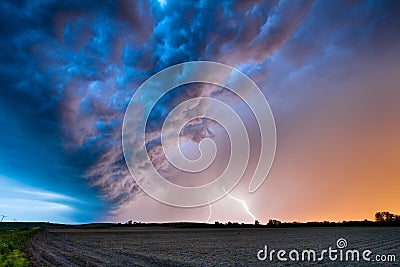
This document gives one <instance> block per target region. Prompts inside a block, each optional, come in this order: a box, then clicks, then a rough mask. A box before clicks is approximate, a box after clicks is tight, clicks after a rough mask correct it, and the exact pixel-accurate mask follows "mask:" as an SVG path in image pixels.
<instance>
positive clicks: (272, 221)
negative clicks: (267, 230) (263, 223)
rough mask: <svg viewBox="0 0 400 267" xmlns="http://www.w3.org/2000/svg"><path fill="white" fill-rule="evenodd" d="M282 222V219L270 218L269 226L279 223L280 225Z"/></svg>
mask: <svg viewBox="0 0 400 267" xmlns="http://www.w3.org/2000/svg"><path fill="white" fill-rule="evenodd" d="M280 224H281V222H280V221H278V220H272V219H270V220H269V221H268V223H267V226H278V225H280Z"/></svg>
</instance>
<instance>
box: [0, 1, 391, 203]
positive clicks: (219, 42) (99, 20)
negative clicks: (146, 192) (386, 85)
mask: <svg viewBox="0 0 400 267" xmlns="http://www.w3.org/2000/svg"><path fill="white" fill-rule="evenodd" d="M391 5H393V6H394V5H398V4H397V3H396V2H384V3H383V2H368V1H367V2H363V3H360V4H358V3H353V2H340V3H338V4H337V2H336V1H332V2H329V1H324V2H314V3H311V2H308V1H221V2H219V1H218V2H217V1H196V2H194V3H193V2H191V1H177V0H176V1H172V0H169V1H167V4H166V5H165V6H164V7H161V6H160V4H159V3H158V2H157V1H150V2H148V1H67V2H60V1H30V2H28V1H3V2H1V3H0V10H1V14H2V16H1V17H0V48H1V50H0V51H1V52H0V57H1V62H0V75H1V76H0V82H1V91H0V95H1V99H0V102H1V104H2V106H1V109H2V114H6V115H2V117H1V118H2V123H3V125H4V127H3V129H5V130H4V131H3V132H2V133H1V136H0V137H1V138H0V139H1V141H0V142H2V143H4V145H6V144H7V143H12V146H2V147H1V148H0V153H1V154H0V155H1V157H2V158H4V159H5V158H6V156H5V155H12V157H9V159H7V161H4V162H6V163H5V165H6V166H7V169H10V172H11V169H14V170H15V169H18V167H19V166H20V165H19V164H21V163H20V162H25V163H24V164H27V163H26V162H31V161H33V162H34V165H35V166H36V167H35V168H36V169H38V170H43V171H46V170H47V171H48V172H51V173H53V174H54V173H57V175H60V176H59V177H60V178H59V180H62V181H63V182H62V183H64V181H66V182H65V184H66V185H68V186H67V187H68V188H70V189H71V190H72V188H73V186H70V185H69V182H68V181H71V180H73V181H72V182H71V183H72V184H77V183H78V184H79V181H80V179H84V180H85V181H86V182H87V184H88V185H89V186H90V187H92V188H95V191H96V192H97V193H98V194H99V195H100V196H101V198H102V199H103V200H105V201H106V202H107V203H109V204H111V206H112V209H114V208H115V209H119V208H122V207H123V206H124V205H125V204H127V203H129V202H130V201H132V200H133V199H134V198H135V197H136V195H137V194H138V192H139V188H138V187H137V185H136V184H135V183H134V182H133V180H132V178H131V176H130V174H129V172H128V169H127V167H126V165H125V162H124V158H123V153H122V147H121V126H122V120H123V115H124V111H125V109H126V107H127V105H128V103H129V100H130V97H131V96H132V94H133V92H134V91H135V89H136V88H137V87H138V86H139V85H140V84H141V83H142V82H143V81H144V80H146V79H147V78H149V77H150V76H151V75H152V74H154V73H156V72H157V71H159V70H161V69H163V68H165V67H168V66H171V65H173V64H176V63H180V62H185V61H190V60H212V61H219V62H222V63H227V64H230V65H232V66H242V68H243V69H244V70H246V71H248V74H250V75H252V76H253V77H258V78H257V79H258V80H259V81H261V82H262V83H261V86H263V85H264V84H265V83H266V82H265V79H266V78H265V77H267V75H266V71H267V70H268V66H269V62H270V60H271V55H273V54H274V53H275V52H281V51H280V50H281V49H282V48H284V51H283V52H284V53H285V55H286V57H287V61H288V62H296V64H305V62H307V61H313V60H314V59H316V58H318V57H319V55H318V53H317V52H316V51H322V50H323V51H328V50H329V49H331V48H330V47H326V46H325V45H324V44H325V43H326V42H325V40H326V39H328V40H330V41H329V42H328V43H331V44H335V45H336V46H340V47H346V46H350V44H354V42H355V43H356V44H358V45H359V46H360V47H362V46H363V45H365V44H366V43H368V40H370V39H374V40H377V42H378V43H379V44H380V45H379V46H378V45H377V46H373V47H371V50H370V51H372V52H373V51H374V49H380V48H382V49H384V47H385V43H387V42H393V41H396V40H398V36H399V35H398V34H396V33H395V31H394V29H395V28H394V27H392V26H391V25H393V23H397V22H398V20H396V15H398V14H395V13H396V12H397V13H398V10H399V9H398V8H395V7H392V6H391ZM332 10H333V11H332ZM396 10H397V11H396ZM316 20H317V21H316ZM347 25H354V27H353V28H351V27H350V28H349V27H347ZM360 28H363V30H362V31H360V30H359V29H360ZM364 28H365V29H364ZM352 29H353V30H352ZM382 29H385V30H382ZM288 40H290V42H288ZM379 40H380V41H379ZM313 62H314V61H313ZM219 90H220V89H216V88H214V87H211V86H204V85H203V86H200V85H191V86H187V87H185V88H183V90H180V91H177V90H174V91H172V92H170V93H169V94H167V95H166V96H165V97H164V98H163V99H162V100H161V101H160V103H158V105H157V106H156V108H155V109H154V110H153V112H152V113H151V114H150V120H149V121H148V124H147V135H146V136H147V140H148V145H147V147H148V150H149V154H150V155H151V157H152V159H153V162H155V163H156V162H157V163H156V165H157V166H159V167H160V168H164V167H165V157H164V155H163V154H162V153H160V142H159V135H160V130H161V124H160V123H161V122H162V120H163V119H165V117H166V115H167V114H168V112H169V111H170V110H171V109H172V108H173V107H174V106H176V105H177V104H179V103H180V102H181V101H184V100H186V99H189V98H192V97H197V96H202V95H217V94H218V93H219ZM143 97H146V95H144V96H143ZM7 114H10V115H7ZM11 118H12V119H11ZM32 118H34V119H32ZM17 124H18V127H17V126H16V125H17ZM210 127H211V124H210V122H207V121H201V123H200V122H199V123H197V122H196V123H192V124H190V125H188V126H187V127H186V128H184V130H183V131H182V133H181V135H182V137H184V138H187V139H190V140H193V141H195V142H198V141H199V140H201V139H202V138H204V137H207V136H211V137H212V136H213V135H212V132H211V131H210ZM22 139H23V140H25V141H24V142H22V141H21V140H22ZM37 147H40V151H42V152H40V153H38V154H39V155H40V156H37V157H36V160H32V157H33V156H32V154H34V153H33V150H34V149H35V148H37ZM23 148H26V149H23ZM49 151H50V152H49ZM49 155H56V156H49ZM58 158H59V160H58V161H57V162H53V161H52V160H55V159H58ZM49 162H51V164H50V163H49ZM49 165H51V166H53V167H49ZM24 168H25V169H27V170H29V169H30V168H31V169H33V164H32V165H29V164H28V165H26V166H25V165H24ZM52 168H55V169H54V170H53V169H52ZM60 169H63V170H60ZM64 169H68V170H70V172H68V171H65V170H64ZM71 173H73V175H71ZM46 177H47V178H46ZM26 179H28V178H26ZM29 179H32V181H31V183H32V184H37V180H35V178H29ZM43 179H44V180H42V182H43V183H44V184H51V182H50V181H51V179H53V178H49V177H48V176H45V178H43ZM52 186H53V188H54V185H52ZM60 190H61V189H60ZM62 190H66V191H68V190H69V189H62ZM62 190H61V191H62ZM87 194H89V193H87Z"/></svg>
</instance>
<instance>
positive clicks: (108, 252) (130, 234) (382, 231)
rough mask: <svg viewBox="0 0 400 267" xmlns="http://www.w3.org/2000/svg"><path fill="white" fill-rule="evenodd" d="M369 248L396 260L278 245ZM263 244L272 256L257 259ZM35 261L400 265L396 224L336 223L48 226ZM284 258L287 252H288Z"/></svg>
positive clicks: (32, 247)
mask: <svg viewBox="0 0 400 267" xmlns="http://www.w3.org/2000/svg"><path fill="white" fill-rule="evenodd" d="M339 238H345V239H346V240H347V247H346V248H345V249H357V250H359V251H360V252H362V251H363V250H366V249H369V250H371V251H372V252H373V254H372V255H371V256H370V257H374V256H375V255H378V254H380V255H389V254H390V255H395V257H396V259H395V260H396V261H395V262H385V263H381V262H380V263H377V262H372V261H371V262H366V261H362V259H361V260H360V261H359V262H357V261H339V260H337V261H334V262H332V261H330V260H329V259H328V258H327V257H326V258H324V260H322V261H318V260H317V261H315V262H314V261H299V262H296V261H290V260H288V261H287V262H282V261H278V260H277V258H276V253H277V251H278V250H280V249H283V250H286V251H287V253H289V251H290V250H292V249H295V250H298V251H302V250H304V249H313V250H315V251H317V252H318V253H319V252H320V251H321V250H323V249H328V248H329V247H332V249H337V245H336V241H337V240H338V239H339ZM265 245H267V246H268V249H269V250H272V249H274V250H276V252H275V256H274V259H273V260H272V261H269V259H267V260H265V261H260V260H258V259H257V252H258V251H259V250H260V249H263V248H264V246H265ZM25 252H26V253H27V254H28V255H29V257H30V260H31V262H32V265H33V266H293V265H303V266H313V265H315V266H316V265H318V266H321V265H324V266H400V228H399V227H397V228H396V227H393V228H383V227H380V228H379V227H340V228H339V227H338V228H333V227H332V228H331V227H329V228H328V227H327V228H278V229H175V228H151V227H150V228H123V229H118V228H116V229H97V230H88V229H67V228H66V229H47V230H44V231H42V232H41V233H39V234H38V235H36V236H35V237H34V238H33V239H32V240H31V241H30V243H29V244H28V245H27V246H26V248H25ZM286 257H288V255H287V254H286Z"/></svg>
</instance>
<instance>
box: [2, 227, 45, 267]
mask: <svg viewBox="0 0 400 267" xmlns="http://www.w3.org/2000/svg"><path fill="white" fill-rule="evenodd" d="M37 232H38V231H15V232H11V233H8V232H0V267H23V266H29V261H28V260H27V259H26V257H25V254H24V253H22V252H21V251H20V248H21V246H22V245H23V244H24V243H25V242H27V241H28V240H29V239H31V238H32V237H33V236H34V235H35V234H36V233H37Z"/></svg>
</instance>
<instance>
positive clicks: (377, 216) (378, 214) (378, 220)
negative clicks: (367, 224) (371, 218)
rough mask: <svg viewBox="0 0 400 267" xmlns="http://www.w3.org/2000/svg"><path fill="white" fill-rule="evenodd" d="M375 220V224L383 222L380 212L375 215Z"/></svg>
mask: <svg viewBox="0 0 400 267" xmlns="http://www.w3.org/2000/svg"><path fill="white" fill-rule="evenodd" d="M375 220H376V221H377V222H383V221H384V217H383V213H382V212H377V213H375Z"/></svg>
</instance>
